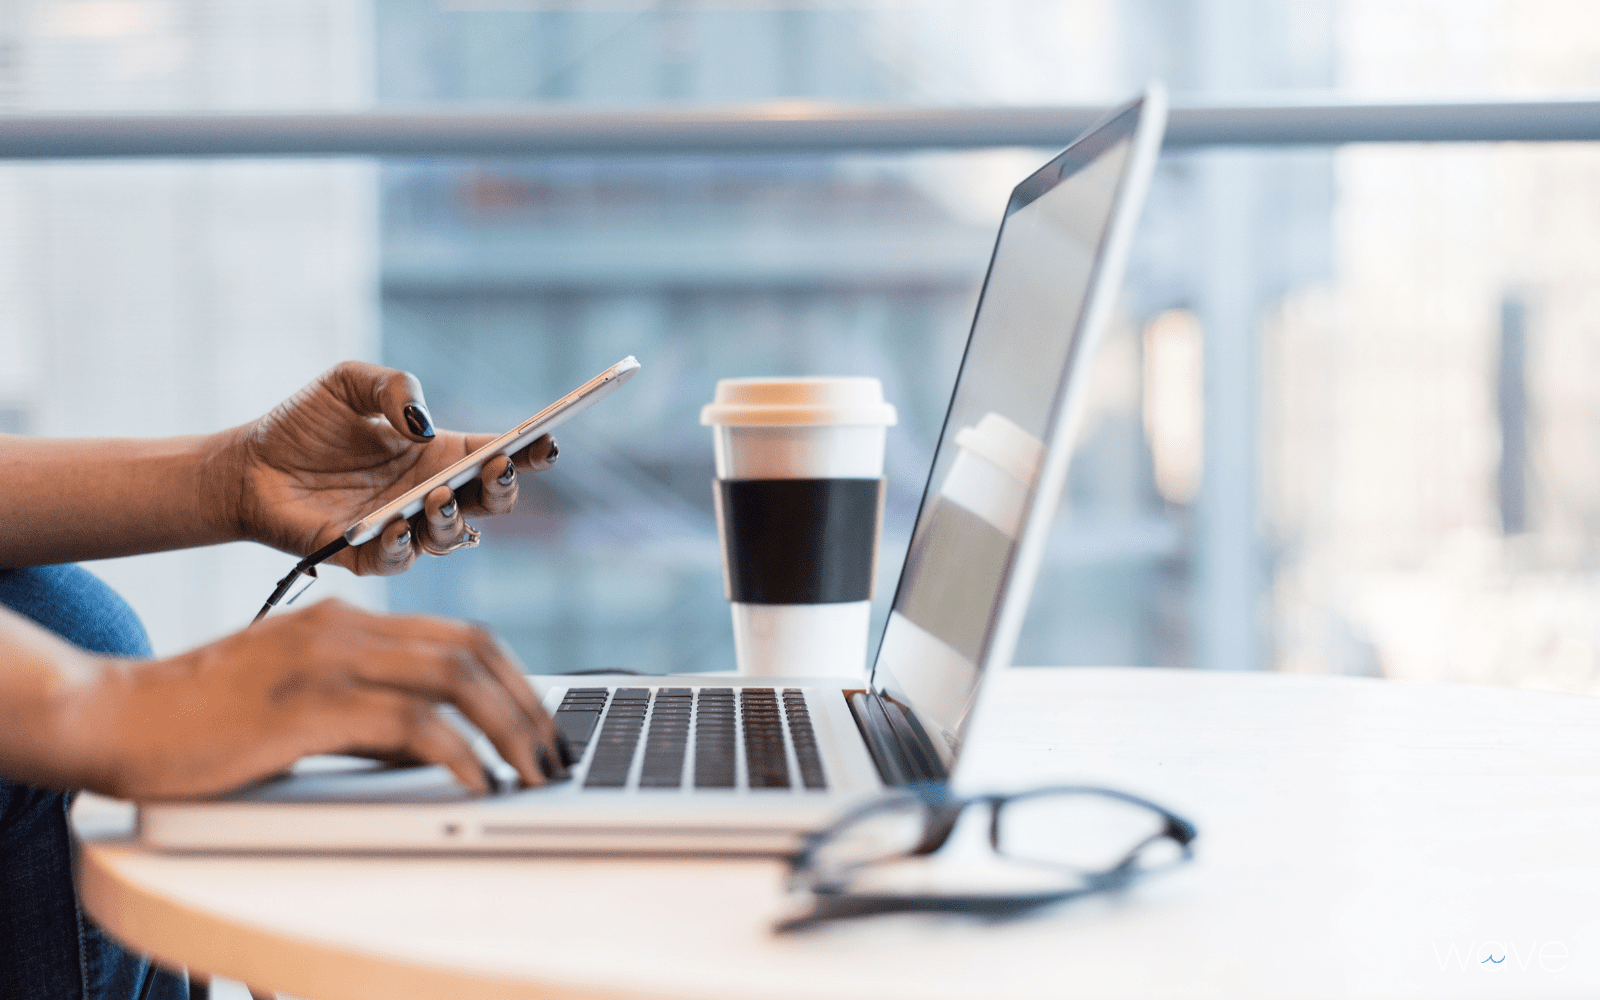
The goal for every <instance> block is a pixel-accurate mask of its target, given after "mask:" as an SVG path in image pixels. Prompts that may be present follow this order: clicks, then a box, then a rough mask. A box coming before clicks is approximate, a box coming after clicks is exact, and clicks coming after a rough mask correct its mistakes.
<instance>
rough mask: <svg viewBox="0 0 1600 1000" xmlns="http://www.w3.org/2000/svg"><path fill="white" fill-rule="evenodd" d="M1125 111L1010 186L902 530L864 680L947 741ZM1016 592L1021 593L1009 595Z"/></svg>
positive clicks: (953, 734) (1035, 455)
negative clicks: (901, 565)
mask: <svg viewBox="0 0 1600 1000" xmlns="http://www.w3.org/2000/svg"><path fill="white" fill-rule="evenodd" d="M1137 120H1138V116H1137V112H1136V111H1135V110H1130V111H1129V112H1125V113H1124V114H1122V115H1120V116H1118V118H1116V119H1115V120H1113V122H1112V123H1110V124H1109V125H1108V126H1107V127H1104V128H1102V129H1101V130H1100V131H1098V132H1096V133H1094V134H1092V135H1090V136H1088V137H1086V139H1084V140H1082V141H1080V142H1079V143H1077V144H1075V145H1074V146H1073V147H1072V148H1070V149H1068V150H1067V151H1066V152H1065V153H1062V154H1061V155H1060V156H1058V157H1056V158H1055V159H1054V160H1052V161H1051V162H1050V163H1048V164H1046V165H1045V166H1044V167H1043V168H1041V169H1040V170H1039V171H1038V172H1036V173H1035V174H1034V175H1033V176H1031V177H1029V178H1028V179H1027V180H1025V181H1023V182H1022V183H1021V184H1019V185H1018V186H1017V188H1016V190H1015V191H1014V192H1013V193H1012V197H1011V204H1010V205H1009V206H1008V207H1007V209H1006V217H1005V221H1004V222H1003V223H1002V225H1001V229H1000V236H999V240H998V241H997V243H996V244H995V250H994V257H993V258H992V260H991V262H990V265H989V276H988V279H987V281H986V282H985V284H984V290H983V295H982V297H981V299H980V300H979V303H978V312H977V316H976V318H975V319H974V320H973V326H972V333H971V336H970V338H969V339H968V341H967V353H966V357H965V358H964V359H963V361H962V363H961V372H960V374H959V376H958V377H957V380H956V389H955V393H954V396H953V398H952V400H951V403H950V411H949V413H948V414H947V415H946V417H945V424H944V431H943V433H942V434H941V436H940V439H939V450H938V453H937V455H936V456H935V458H934V463H933V470H932V472H931V473H930V475H929V478H928V484H927V487H926V489H925V491H924V493H923V498H922V508H921V510H920V512H919V513H918V517H917V523H916V527H915V529H914V530H913V532H912V536H911V548H910V551H909V553H908V554H907V556H906V565H905V570H904V571H903V572H902V574H901V577H900V586H899V590H898V591H897V592H896V594H895V600H894V605H893V609H892V611H891V612H890V615H889V623H888V626H887V628H886V630H885V632H884V637H883V643H882V645H881V646H880V647H879V651H878V659H877V664H876V666H875V667H874V671H873V686H874V688H876V689H877V690H879V691H884V692H885V693H887V694H889V695H890V696H891V697H893V698H894V699H895V700H897V701H900V702H902V703H904V704H907V705H909V706H910V707H911V708H912V709H913V710H914V712H915V714H916V717H917V719H918V720H919V721H920V722H921V724H922V725H923V727H924V728H925V729H926V730H927V731H928V735H929V737H931V738H932V740H933V743H934V744H935V746H937V747H938V749H939V752H940V754H941V755H944V757H945V762H946V764H949V763H950V762H951V761H952V760H953V758H954V756H955V753H956V751H957V750H958V749H959V746H960V741H961V737H962V734H963V732H964V730H965V724H966V720H967V716H968V714H969V713H970V711H971V709H972V705H973V702H974V700H975V698H976V696H977V689H978V680H979V678H980V676H981V673H982V671H983V669H984V667H985V666H986V663H985V656H986V651H987V648H988V645H989V641H990V638H991V633H992V631H993V628H994V624H995V619H996V615H997V613H998V611H999V606H1000V599H1001V595H1002V593H1003V591H1004V587H1005V579H1006V576H1007V573H1008V571H1009V570H1010V568H1011V566H1012V562H1013V559H1014V556H1015V552H1016V548H1017V541H1018V538H1019V535H1020V533H1021V530H1022V526H1023V524H1024V523H1025V519H1026V517H1027V514H1028V511H1029V509H1030V503H1031V501H1032V498H1033V493H1034V489H1035V486H1036V485H1037V481H1038V476H1039V472H1040V468H1041V466H1042V464H1043V462H1044V458H1045V451H1046V443H1047V441H1048V439H1049V437H1050V429H1051V428H1053V427H1054V426H1055V424H1056V415H1057V408H1058V406H1059V405H1060V403H1061V396H1062V388H1063V386H1064V385H1065V383H1066V379H1067V375H1068V370H1069V368H1070V366H1071V365H1073V364H1078V363H1086V362H1087V360H1088V359H1087V358H1086V357H1077V356H1076V355H1077V353H1078V346H1079V342H1080V326H1081V323H1082V318H1083V314H1084V305H1085V300H1086V298H1087V296H1088V293H1089V289H1090V286H1091V282H1092V280H1093V278H1094V275H1095V270H1096V263H1097V261H1098V259H1099V257H1100V254H1101V251H1102V247H1103V244H1104V242H1105V239H1106V235H1107V232H1108V230H1109V228H1110V224H1111V220H1112V217H1113V214H1114V208H1115V205H1116V201H1117V195H1118V189H1119V187H1120V185H1121V183H1122V181H1123V177H1124V173H1125V168H1126V166H1127V164H1128V160H1129V157H1130V153H1131V150H1132V147H1133V128H1134V126H1135V124H1136V123H1137ZM1012 596H1013V598H1014V599H1018V600H1024V601H1025V600H1026V599H1027V595H1026V594H1015V595H1012Z"/></svg>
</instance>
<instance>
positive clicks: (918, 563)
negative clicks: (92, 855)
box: [139, 85, 1166, 854]
mask: <svg viewBox="0 0 1600 1000" xmlns="http://www.w3.org/2000/svg"><path fill="white" fill-rule="evenodd" d="M1165 122H1166V101H1165V94H1164V92H1163V90H1162V89H1161V88H1160V86H1159V85H1152V86H1151V87H1149V88H1148V89H1147V90H1146V91H1145V93H1144V94H1143V95H1142V96H1141V97H1140V98H1138V99H1137V100H1135V101H1133V102H1132V103H1130V104H1128V105H1126V106H1124V107H1122V108H1119V109H1118V110H1116V111H1114V112H1113V113H1111V114H1110V115H1109V116H1107V117H1106V118H1105V119H1104V120H1103V121H1102V122H1101V123H1100V124H1099V125H1097V126H1095V127H1094V128H1092V129H1090V130H1089V131H1088V132H1086V133H1085V134H1084V135H1082V136H1081V137H1080V138H1078V139H1077V141H1075V142H1073V144H1072V145H1071V146H1069V147H1067V148H1066V150H1064V151H1063V152H1062V153H1061V154H1060V155H1058V156H1056V157H1055V158H1054V159H1052V160H1051V161H1050V162H1049V163H1047V164H1045V165H1044V166H1043V167H1041V168H1040V169H1039V170H1037V171H1036V172H1034V173H1033V174H1032V175H1031V176H1029V177H1028V178H1027V179H1025V180H1024V181H1022V183H1020V184H1018V185H1017V186H1016V188H1015V190H1013V192H1012V194H1011V200H1010V203H1009V204H1008V205H1007V207H1006V213H1005V218H1004V221H1003V222H1002V223H1001V227H1000V233H999V236H998V237H997V239H996V241H995V247H994V252H993V256H992V257H991V259H990V263H989V271H988V274H987V276H986V277H985V279H984V285H983V291H982V294H981V296H980V298H979V302H978V308H977V313H976V315H975V317H974V319H973V323H972V329H971V332H970V334H969V336H968V340H967V346H966V352H965V354H964V356H963V358H962V362H961V368H960V371H959V374H958V375H957V378H956V382H955V387H954V389H953V391H952V394H951V399H950V405H949V409H948V412H947V414H946V417H945V422H944V427H943V430H942V431H941V433H940V438H939V444H938V447H937V449H936V451H935V454H934V459H933V463H932V466H931V468H930V469H929V473H928V479H927V485H926V487H925V489H924V493H923V498H922V503H921V506H920V508H919V510H918V513H917V520H916V524H915V527H914V529H913V531H912V537H911V544H910V548H909V550H908V553H907V555H906V560H905V564H904V567H903V568H902V570H901V574H900V581H899V584H898V586H897V587H896V591H895V597H894V602H893V604H892V605H891V611H890V614H889V618H888V623H887V626H886V628H885V630H884V634H883V637H882V640H881V642H880V644H879V648H878V653H877V656H876V658H875V660H874V663H873V665H872V668H871V670H870V672H869V674H868V676H867V678H866V679H865V680H864V681H863V680H862V679H861V678H859V677H858V678H856V679H854V680H851V679H847V678H843V677H841V678H840V679H837V680H832V681H830V680H827V679H820V678H814V677H812V678H797V679H793V680H785V679H781V678H778V679H775V678H760V677H743V676H739V677H730V676H719V675H695V674H686V675H681V676H651V677H643V676H586V677H570V676H568V677H563V676H535V677H530V678H528V680H529V683H531V684H533V685H534V687H535V688H536V689H537V691H538V692H539V694H540V696H541V697H542V698H543V700H544V704H545V707H546V708H547V709H548V710H549V711H550V712H551V713H552V715H553V716H554V717H555V719H556V721H557V722H558V723H559V724H560V725H561V726H562V729H563V731H564V732H565V734H566V736H567V738H568V739H569V741H570V742H571V743H572V746H573V749H574V751H575V752H576V753H577V754H578V755H579V761H578V763H577V764H576V766H574V767H573V768H572V769H571V770H572V777H571V779H570V780H569V781H565V782H560V783H556V784H553V785H551V786H548V787H545V788H537V789H527V790H521V791H508V792H506V793H504V794H498V795H494V796H488V797H477V798H475V797H471V796H469V795H467V794H466V793H465V791H464V789H463V788H462V787H461V786H460V785H459V784H457V783H456V782H455V781H454V779H453V778H451V777H450V775H449V773H448V772H447V771H445V769H444V768H442V767H411V768H393V767H385V766H383V765H379V764H375V763H371V762H366V761H357V760H354V759H352V758H312V759H309V760H307V761H304V762H302V764H301V765H300V766H299V767H297V768H296V769H295V770H294V771H293V772H292V773H291V774H289V775H288V776H285V777H283V778H279V779H276V780H272V781H268V782H264V783H262V784H259V785H256V786H252V787H250V788H247V789H245V790H243V791H240V792H237V793H235V794H233V795H230V796H227V797H225V798H222V799H217V800H211V801H206V802H165V803H149V804H145V805H143V806H142V807H141V808H140V822H139V835H140V838H141V840H142V841H143V842H144V843H145V844H147V845H149V846H152V847H157V848H162V849H170V850H196V851H315V852H336V851H363V852H366V851H376V852H382V851H443V852H492V851H556V852H604V853H616V852H648V853H658V852H659V853H680V852H690V853H700V854H783V853H789V852H792V851H793V850H794V849H796V848H797V847H798V846H799V844H800V843H801V838H802V836H803V834H804V833H805V832H806V831H809V830H815V829H819V828H821V827H824V826H826V825H827V824H828V823H829V822H830V821H831V820H833V819H834V818H835V817H837V816H839V815H840V814H841V813H843V812H844V811H846V810H848V809H850V808H851V807H853V806H855V805H858V804H860V803H862V802H864V801H867V800H870V799H872V798H873V797H876V796H879V795H881V794H883V792H884V791H885V790H887V789H890V788H893V787H895V786H901V785H906V784H909V783H916V782H941V781H946V780H948V779H949V777H950V776H951V774H952V773H953V772H954V770H955V768H956V766H957V765H958V763H959V762H960V759H961V755H962V749H963V741H964V739H965V735H966V732H967V725H968V722H969V720H970V719H971V717H972V713H973V708H974V705H975V703H976V701H977V698H978V694H979V691H980V689H981V687H982V682H983V678H984V675H985V673H986V672H987V671H989V670H993V669H997V668H1000V667H1003V666H1005V665H1006V664H1008V663H1009V662H1010V658H1011V655H1012V652H1013V650H1014V648H1015V645H1016V640H1017V635H1018V632H1019V631H1020V630H1021V627H1022V621H1023V616H1024V614H1025V612H1026V611H1027V606H1028V597H1029V594H1030V592H1031V590H1032V587H1033V583H1034V579H1035V576H1036V575H1037V572H1038V568H1039V560H1040V556H1041V554H1042V551H1043V549H1044V543H1045V538H1046V535H1047V534H1048V533H1049V528H1050V523H1051V520H1052V517H1053V515H1054V513H1055V508H1056V505H1057V502H1058V500H1059V498H1060V494H1061V489H1062V484H1063V482H1064V480H1065V478H1066V473H1067V464H1068V459H1069V452H1070V446H1071V443H1072V441H1073V438H1074V435H1075V431H1076V426H1077V423H1078V421H1079V420H1080V418H1081V414H1082V412H1083V408H1084V399H1085V396H1086V394H1087V384H1086V383H1087V378H1088V373H1089V369H1090V362H1091V360H1092V358H1093V357H1094V354H1095V348H1096V345H1097V344H1098V342H1099V341H1100V339H1101V337H1102V336H1103V334H1104V332H1105V330H1106V327H1107V325H1108V324H1109V321H1110V318H1111V312H1112V305H1113V301H1114V299H1115V297H1116V294H1117V291H1118V288H1119V286H1120V285H1121V282H1122V276H1123V270H1124V266H1125V264H1126V260H1127V256H1128V247H1129V244H1130V242H1131V241H1132V237H1133V232H1134V227H1135V223H1136V221H1137V219H1138V216H1139V210H1140V207H1141V205H1142V204H1143V202H1144V197H1145V192H1146V189H1147V188H1148V186H1149V181H1150V176H1151V173H1152V171H1153V169H1154V166H1155V162H1156V156H1157V153H1158V151H1159V149H1160V146H1161V138H1162V133H1163V129H1164V126H1165ZM843 672H844V671H841V673H843ZM446 714H447V717H452V718H454V719H456V721H457V724H458V725H459V726H461V727H462V729H463V731H464V732H466V733H467V734H468V735H469V737H471V738H472V739H473V740H474V743H475V746H476V747H477V748H478V749H479V752H480V753H481V754H482V755H483V756H484V758H485V760H486V761H487V762H489V764H490V765H491V766H492V768H494V769H500V770H503V771H509V768H507V767H505V765H504V762H503V761H499V760H498V758H497V757H496V756H494V754H493V751H492V749H491V748H490V747H489V746H488V741H487V740H485V739H484V738H483V737H482V736H481V734H477V733H476V732H475V731H473V730H471V728H470V727H469V726H467V725H466V724H465V723H464V722H460V720H459V716H458V715H454V714H453V713H449V712H447V713H446Z"/></svg>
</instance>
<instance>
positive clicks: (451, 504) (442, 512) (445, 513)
mask: <svg viewBox="0 0 1600 1000" xmlns="http://www.w3.org/2000/svg"><path fill="white" fill-rule="evenodd" d="M439 516H440V517H455V516H456V501H455V498H454V497H452V498H450V499H449V500H447V501H446V502H445V505H444V506H443V507H440V508H439Z"/></svg>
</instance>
